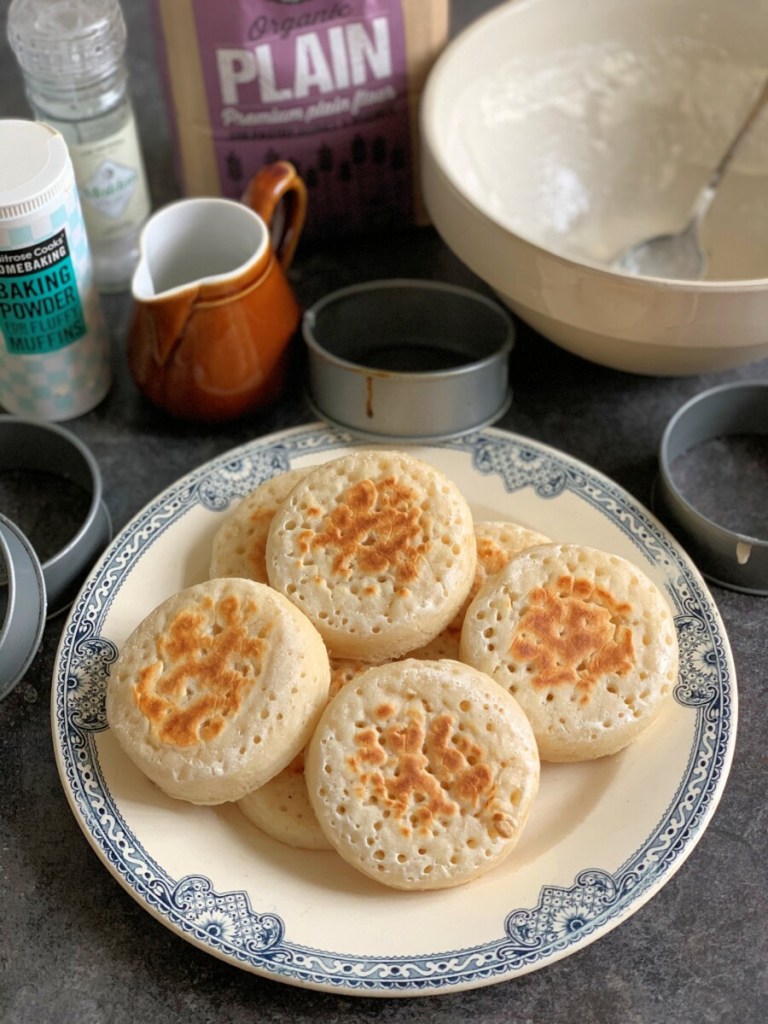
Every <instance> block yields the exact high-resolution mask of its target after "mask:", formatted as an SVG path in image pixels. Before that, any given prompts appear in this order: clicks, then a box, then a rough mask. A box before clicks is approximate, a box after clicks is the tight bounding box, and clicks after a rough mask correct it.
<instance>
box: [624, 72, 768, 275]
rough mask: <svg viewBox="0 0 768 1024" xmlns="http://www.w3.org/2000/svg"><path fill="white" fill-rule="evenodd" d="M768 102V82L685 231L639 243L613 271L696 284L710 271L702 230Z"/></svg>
mask: <svg viewBox="0 0 768 1024" xmlns="http://www.w3.org/2000/svg"><path fill="white" fill-rule="evenodd" d="M766 100H768V80H766V82H765V84H764V85H763V88H762V89H761V90H760V94H759V96H758V97H757V99H756V100H755V102H754V103H753V104H752V106H751V107H750V108H749V113H748V114H747V116H746V117H745V119H744V121H743V122H742V124H741V127H740V128H739V130H738V132H737V133H736V135H735V137H734V138H733V140H732V142H731V144H730V145H729V146H728V148H727V149H726V151H725V153H724V155H723V157H722V159H721V160H720V163H719V164H718V165H717V167H716V168H715V169H714V171H713V172H712V174H711V175H710V177H709V180H708V181H707V183H706V184H705V185H704V187H703V188H702V190H701V191H700V192H699V194H698V196H697V197H696V201H695V202H694V204H693V207H692V209H691V213H690V215H689V218H688V222H687V224H686V226H685V227H684V228H683V229H682V231H678V232H675V233H672V234H664V235H655V236H654V237H653V238H648V239H646V240H645V241H643V242H637V243H636V244H635V245H632V246H630V247H629V248H628V249H625V250H624V252H622V253H621V254H620V255H619V256H618V257H617V258H616V259H615V260H613V262H612V263H611V268H612V269H613V270H620V271H622V272H623V273H625V274H636V275H638V276H640V277H668V278H677V279H680V280H693V281H695V280H698V279H699V278H701V277H703V276H704V274H705V272H706V269H707V254H706V253H705V252H704V250H703V249H702V247H701V243H700V242H699V229H700V228H701V224H702V221H703V220H704V217H705V216H706V214H707V211H708V210H709V208H710V206H711V205H712V200H713V199H714V198H715V194H716V192H717V187H718V185H719V184H720V181H721V180H722V178H723V176H724V174H725V172H726V170H727V168H728V166H729V165H730V163H731V160H732V159H733V157H734V155H735V153H736V151H737V149H738V148H739V146H740V144H741V141H742V139H743V138H744V136H745V135H746V134H747V132H748V131H749V129H750V128H751V127H752V125H753V124H754V122H755V120H756V118H757V115H758V114H759V113H760V111H761V110H762V109H763V107H764V106H765V103H766Z"/></svg>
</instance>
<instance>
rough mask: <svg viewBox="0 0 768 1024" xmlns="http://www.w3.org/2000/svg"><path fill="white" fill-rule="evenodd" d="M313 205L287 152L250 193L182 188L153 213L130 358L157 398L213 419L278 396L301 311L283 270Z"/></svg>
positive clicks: (164, 405)
mask: <svg viewBox="0 0 768 1024" xmlns="http://www.w3.org/2000/svg"><path fill="white" fill-rule="evenodd" d="M306 207H307V193H306V188H305V186H304V182H303V181H302V180H301V178H300V177H299V175H298V174H297V172H296V169H295V168H294V167H293V165H292V164H289V163H287V162H284V161H280V162H277V163H273V164H268V165H266V166H265V167H263V168H262V169H261V170H260V171H259V172H258V174H256V176H255V177H254V178H253V180H252V181H251V183H250V184H249V186H248V188H247V190H246V192H245V195H244V196H243V200H242V202H239V203H238V202H235V201H233V200H229V199H219V198H212V197H211V198H208V197H200V198H191V199H181V200H178V201H177V202H174V203H169V204H168V205H167V206H164V207H162V208H161V209H160V210H158V211H157V212H156V213H154V214H153V215H152V217H150V219H149V221H148V222H147V224H146V226H145V228H144V231H143V232H142V236H141V255H140V261H139V264H138V266H137V268H136V272H135V273H134V276H133V281H132V293H133V300H134V302H133V316H132V321H131V326H130V329H129V333H128V365H129V367H130V370H131V374H132V375H133V378H134V380H135V381H136V383H137V385H138V386H139V388H140V389H141V390H142V391H143V392H144V394H145V395H146V396H147V397H148V398H149V399H150V400H151V401H152V402H153V403H154V404H155V405H157V406H159V407H160V408H161V409H164V410H166V411H167V412H169V413H171V414H172V415H174V416H179V417H183V418H185V419H195V420H202V421H208V422H214V421H219V420H228V419H233V418H235V417H238V416H242V415H244V414H246V413H249V412H252V411H255V410H257V409H260V408H265V407H268V406H269V405H271V404H272V403H274V401H275V400H276V399H277V398H278V397H279V395H280V393H281V390H282V388H283V385H284V383H285V375H286V369H287V362H288V355H289V346H290V342H291V340H292V337H293V335H294V332H295V331H296V328H297V326H298V324H299V320H300V318H301V310H300V307H299V304H298V301H297V299H296V297H295V295H294V293H293V290H292V288H291V286H290V284H289V282H288V279H287V276H286V271H287V270H288V267H289V266H290V264H291V261H292V259H293V255H294V252H295V250H296V245H297V243H298V240H299V236H300V234H301V230H302V227H303V225H304V218H305V215H306ZM271 231H274V236H275V237H274V241H273V239H272V238H271V237H270V232H271Z"/></svg>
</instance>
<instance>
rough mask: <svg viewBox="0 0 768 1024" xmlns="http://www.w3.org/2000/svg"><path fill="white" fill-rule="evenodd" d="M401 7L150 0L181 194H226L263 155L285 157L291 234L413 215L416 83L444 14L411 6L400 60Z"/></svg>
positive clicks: (395, 221)
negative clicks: (297, 212)
mask: <svg viewBox="0 0 768 1024" xmlns="http://www.w3.org/2000/svg"><path fill="white" fill-rule="evenodd" d="M185 8H186V10H185ZM405 8H406V4H405V3H404V0H236V2H235V0H232V2H227V3H223V2H221V0H155V9H156V15H157V16H156V22H155V24H156V30H157V33H158V36H159V39H160V41H161V42H162V44H163V48H164V51H165V68H164V73H165V80H166V88H167V93H168V96H169V99H170V102H171V108H172V112H173V114H174V119H175V126H174V127H175V131H176V143H177V153H178V155H179V161H180V164H181V169H180V174H181V179H182V184H183V187H184V189H185V191H186V192H188V193H191V194H201V193H202V194H206V193H207V194H221V195H224V196H227V197H229V198H233V199H237V198H240V196H241V195H242V193H243V191H244V189H245V186H246V184H247V183H248V181H249V179H250V178H251V177H252V176H253V174H255V173H256V171H258V170H259V168H260V167H262V166H263V165H264V164H266V163H270V162H272V161H274V160H290V161H291V162H292V163H293V164H294V165H295V166H296V168H297V170H298V171H299V174H300V175H301V176H302V178H303V179H304V181H305V183H306V185H307V191H308V195H309V204H308V213H307V224H306V227H305V231H304V237H310V238H313V237H314V238H319V237H321V238H323V239H332V238H334V237H337V236H343V235H349V234H357V233H363V232H367V231H375V230H377V229H382V228H392V227H397V226H400V225H405V224H409V223H412V222H414V220H418V219H419V217H418V213H419V211H418V210H417V209H416V206H417V199H416V193H417V184H416V183H415V181H414V158H415V154H414V148H415V146H414V142H415V139H416V130H415V120H416V111H417V104H418V91H419V89H420V86H421V84H422V83H423V79H424V77H425V75H426V64H427V62H430V63H431V59H432V58H433V57H434V56H436V53H437V49H438V45H442V42H443V41H444V35H446V34H447V14H446V17H445V19H442V17H438V18H437V19H436V21H435V23H434V24H431V23H430V19H431V18H432V17H433V12H434V10H435V8H434V6H430V4H425V3H424V0H421V3H420V4H419V6H418V10H416V9H415V8H414V10H413V12H412V14H411V15H410V17H411V19H412V21H413V23H414V24H416V19H417V18H418V17H419V16H421V22H422V24H421V25H420V26H419V27H418V31H416V30H414V31H412V32H411V41H412V46H414V47H415V46H418V48H419V52H418V54H416V55H415V56H414V55H412V54H409V50H408V46H407V37H408V25H407V24H406V17H405V14H404V9H405ZM440 9H441V11H442V3H441V5H440ZM185 19H186V20H185ZM443 20H444V21H445V24H443ZM425 26H426V28H425ZM184 30H185V31H184ZM190 33H191V34H192V35H193V36H194V38H195V39H196V42H197V47H198V50H197V53H196V54H190V52H189V47H188V45H187V46H186V53H185V54H182V53H181V46H182V38H184V37H185V38H186V40H187V41H188V40H189V35H190ZM413 40H417V41H416V42H413ZM425 40H427V41H428V42H425ZM436 40H439V43H438V42H437V41H436ZM427 47H431V51H430V52H429V53H428V54H425V49H426V48H427ZM409 63H410V66H409ZM195 75H198V77H199V79H200V80H201V82H202V87H201V86H200V82H197V83H195V82H194V81H193V78H194V76H195ZM196 85H197V88H195V86H196ZM201 96H202V100H203V105H204V108H205V109H204V112H202V113H201V110H200V107H201V104H200V103H199V102H198V103H197V107H196V108H195V103H196V101H199V100H200V98H201Z"/></svg>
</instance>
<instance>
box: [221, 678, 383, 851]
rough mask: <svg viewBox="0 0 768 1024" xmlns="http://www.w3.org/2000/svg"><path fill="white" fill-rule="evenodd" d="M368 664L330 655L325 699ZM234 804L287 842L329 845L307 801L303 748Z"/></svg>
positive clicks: (307, 846) (317, 847)
mask: <svg viewBox="0 0 768 1024" xmlns="http://www.w3.org/2000/svg"><path fill="white" fill-rule="evenodd" d="M368 668H370V665H366V664H365V663H364V662H361V661H347V660H343V659H335V658H334V659H332V660H331V686H330V689H329V691H328V699H329V700H330V699H331V698H332V697H334V696H335V695H336V694H337V693H338V692H339V690H340V689H341V687H342V686H345V685H346V684H347V683H349V682H351V681H352V680H353V679H355V678H356V677H357V676H359V675H360V674H361V673H362V672H364V671H365V670H366V669H368ZM237 806H238V807H239V808H240V810H241V811H242V812H243V814H244V815H245V816H246V818H248V820H249V821H250V822H251V824H253V825H256V827H257V828H259V829H261V831H262V832H265V833H266V834H267V835H268V836H271V837H272V838H273V839H277V840H278V841H279V842H281V843H285V844H286V845H287V846H294V847H298V848H299V849H302V850H330V849H332V847H331V844H330V843H329V842H328V840H327V839H326V838H325V833H324V832H323V830H322V829H321V828H320V826H319V824H318V823H317V818H316V817H315V812H314V810H313V809H312V805H311V804H310V802H309V795H308V793H307V784H306V780H305V778H304V751H302V752H301V753H300V754H298V755H297V756H296V757H295V758H294V759H293V760H292V761H291V763H290V764H289V765H288V767H287V768H283V770H282V771H281V772H280V773H279V774H278V775H276V776H275V777H274V778H273V779H270V780H269V782H266V783H265V784H264V785H263V786H259V788H258V789H255V790H254V791H253V792H252V793H247V794H246V795H245V796H244V797H243V798H242V799H241V800H238V803H237Z"/></svg>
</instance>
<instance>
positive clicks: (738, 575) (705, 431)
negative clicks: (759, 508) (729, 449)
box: [653, 381, 768, 595]
mask: <svg viewBox="0 0 768 1024" xmlns="http://www.w3.org/2000/svg"><path fill="white" fill-rule="evenodd" d="M731 434H761V435H762V434H768V381H744V382H737V383H732V384H722V385H720V386H718V387H714V388H711V389H709V390H708V391H704V392H702V393H701V394H699V395H697V396H695V397H694V398H692V399H691V400H690V401H688V402H686V403H685V405H683V406H681V408H680V409H678V411H677V412H676V413H675V415H674V416H673V417H672V419H671V420H670V421H669V423H668V424H667V427H666V429H665V431H664V434H663V436H662V439H661V445H660V448H659V475H658V478H657V480H656V486H655V488H654V495H653V507H654V510H655V511H657V512H658V514H659V516H660V518H661V519H663V520H664V521H665V522H667V523H668V525H669V526H670V528H671V529H672V531H673V533H675V534H676V536H677V537H678V539H679V540H680V541H681V543H682V544H683V546H684V547H685V548H686V550H687V551H688V553H689V554H690V556H691V558H692V559H693V561H694V562H695V563H696V565H697V566H698V567H699V569H700V570H701V572H702V574H703V575H704V576H705V577H706V578H707V579H709V580H711V581H712V582H713V583H717V584H719V585H720V586H723V587H726V588H728V589H730V590H737V591H742V592H744V593H747V594H759V595H766V594H768V534H767V535H766V536H765V537H756V536H752V535H750V534H746V533H740V532H738V531H735V530H729V529H727V528H726V527H724V526H722V525H721V524H720V523H717V522H714V521H713V520H712V519H711V518H709V517H708V516H706V515H704V514H703V513H702V512H700V511H699V509H697V508H696V507H695V506H694V505H693V504H692V503H691V502H690V501H689V500H688V499H687V498H685V497H684V496H683V494H682V493H681V492H680V490H679V489H678V487H677V485H676V484H675V481H674V478H673V476H672V472H671V467H672V463H673V462H674V460H675V459H676V458H677V457H678V456H680V455H682V454H683V453H685V452H686V451H689V450H690V449H691V448H693V447H694V446H696V445H698V444H701V443H703V442H704V441H709V440H712V439H714V438H716V437H723V436H727V435H731Z"/></svg>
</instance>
